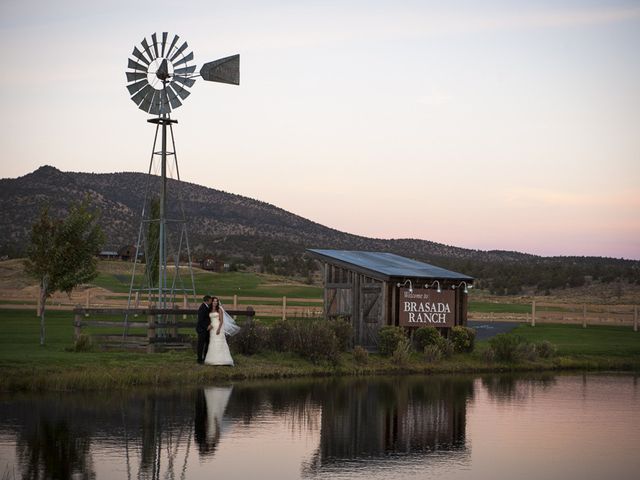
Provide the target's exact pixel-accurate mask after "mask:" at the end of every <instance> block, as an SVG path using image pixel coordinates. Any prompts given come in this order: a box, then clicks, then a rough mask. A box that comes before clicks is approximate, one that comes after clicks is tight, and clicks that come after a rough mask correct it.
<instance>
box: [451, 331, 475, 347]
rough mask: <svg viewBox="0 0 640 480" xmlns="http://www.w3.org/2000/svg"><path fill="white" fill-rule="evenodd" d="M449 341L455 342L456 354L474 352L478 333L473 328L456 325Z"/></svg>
mask: <svg viewBox="0 0 640 480" xmlns="http://www.w3.org/2000/svg"><path fill="white" fill-rule="evenodd" d="M449 339H450V340H451V341H452V342H453V348H454V350H455V351H456V352H458V353H462V352H472V351H473V346H474V343H475V339H476V331H475V330H474V329H473V328H467V327H463V326H462V325H456V326H455V327H453V328H452V329H451V335H450V337H449Z"/></svg>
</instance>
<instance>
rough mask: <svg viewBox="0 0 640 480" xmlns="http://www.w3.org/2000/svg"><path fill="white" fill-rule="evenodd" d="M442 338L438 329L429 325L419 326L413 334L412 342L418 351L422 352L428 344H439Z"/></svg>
mask: <svg viewBox="0 0 640 480" xmlns="http://www.w3.org/2000/svg"><path fill="white" fill-rule="evenodd" d="M442 339H443V337H442V335H440V332H438V329H437V328H436V327H431V326H429V327H420V328H418V329H417V330H416V331H415V333H414V334H413V342H414V343H415V346H416V350H418V351H419V352H424V349H425V347H427V346H429V345H441V344H442Z"/></svg>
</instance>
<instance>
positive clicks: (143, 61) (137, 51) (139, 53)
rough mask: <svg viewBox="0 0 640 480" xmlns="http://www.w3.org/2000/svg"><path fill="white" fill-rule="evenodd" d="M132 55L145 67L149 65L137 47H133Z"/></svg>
mask: <svg viewBox="0 0 640 480" xmlns="http://www.w3.org/2000/svg"><path fill="white" fill-rule="evenodd" d="M132 55H133V56H134V57H136V58H137V59H138V60H140V61H141V62H142V63H144V64H145V65H149V60H147V59H146V57H145V56H144V55H143V54H142V52H141V51H140V50H138V47H133V53H132Z"/></svg>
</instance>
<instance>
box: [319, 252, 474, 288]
mask: <svg viewBox="0 0 640 480" xmlns="http://www.w3.org/2000/svg"><path fill="white" fill-rule="evenodd" d="M307 251H308V252H310V253H311V254H313V255H314V256H316V258H319V259H320V260H322V261H325V262H327V263H331V264H334V265H340V266H343V267H346V268H349V269H351V270H356V271H360V272H362V273H365V274H369V275H371V276H373V277H379V278H383V279H385V280H388V279H390V278H391V277H409V278H432V279H436V280H437V279H443V280H464V281H472V280H473V277H470V276H468V275H464V274H462V273H458V272H452V271H451V270H446V269H444V268H441V267H436V266H435V265H429V264H428V263H424V262H418V261H417V260H412V259H410V258H406V257H401V256H400V255H396V254H394V253H386V252H362V251H353V250H318V249H311V248H310V249H307Z"/></svg>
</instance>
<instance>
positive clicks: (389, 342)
mask: <svg viewBox="0 0 640 480" xmlns="http://www.w3.org/2000/svg"><path fill="white" fill-rule="evenodd" d="M403 338H406V336H405V334H404V331H403V330H402V328H400V327H395V326H393V325H387V326H384V327H382V328H381V329H380V331H379V332H378V350H379V351H380V353H381V354H382V355H387V356H388V355H392V354H393V352H394V351H395V350H396V347H397V346H398V343H399V342H400V340H402V339H403Z"/></svg>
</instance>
